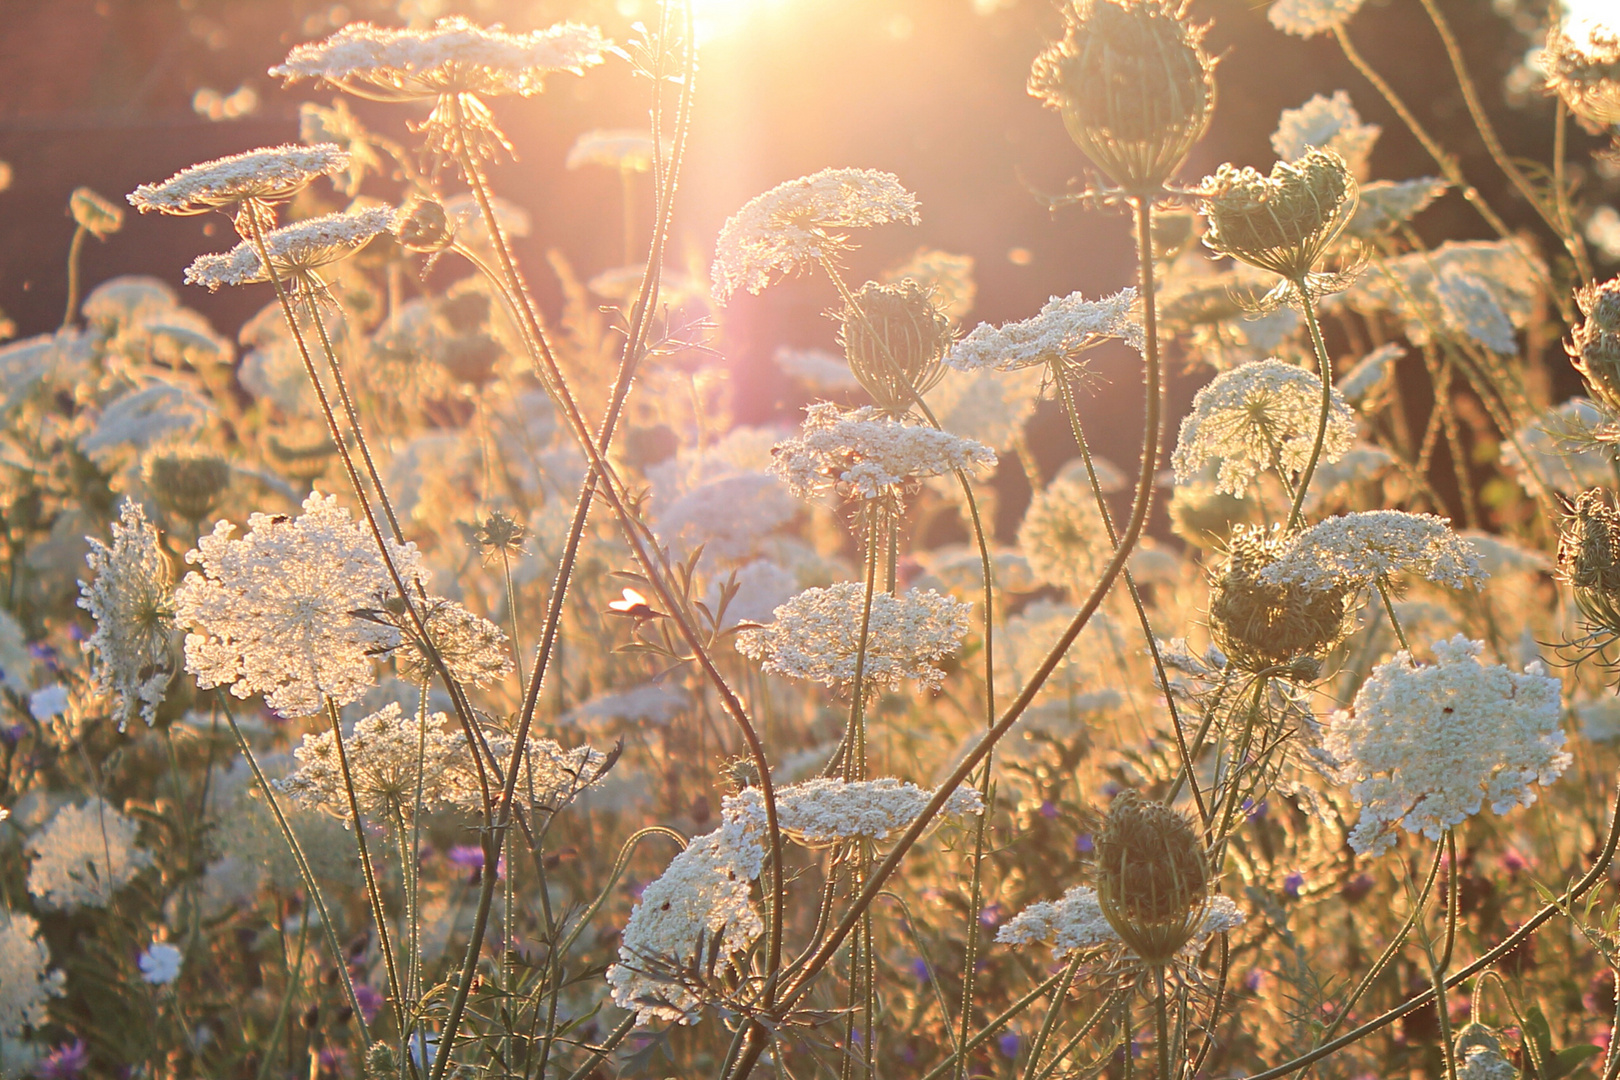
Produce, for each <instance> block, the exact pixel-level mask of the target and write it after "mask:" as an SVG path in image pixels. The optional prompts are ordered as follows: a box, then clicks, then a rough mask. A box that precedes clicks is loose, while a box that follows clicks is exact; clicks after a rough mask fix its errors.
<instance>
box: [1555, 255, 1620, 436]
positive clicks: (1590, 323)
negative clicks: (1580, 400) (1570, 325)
mask: <svg viewBox="0 0 1620 1080" xmlns="http://www.w3.org/2000/svg"><path fill="white" fill-rule="evenodd" d="M1575 302H1576V303H1577V304H1578V305H1580V309H1581V314H1582V315H1585V316H1586V321H1585V322H1584V323H1582V324H1581V325H1579V326H1577V327H1576V328H1575V329H1574V331H1573V332H1572V333H1571V334H1570V340H1569V341H1568V342H1567V343H1566V344H1565V346H1564V349H1565V351H1567V352H1568V353H1569V357H1570V360H1571V362H1572V363H1574V365H1575V370H1576V371H1579V372H1580V373H1581V375H1582V377H1583V378H1585V379H1586V385H1587V387H1588V388H1589V389H1590V390H1591V391H1592V395H1593V396H1594V397H1596V398H1598V399H1599V400H1600V401H1602V402H1603V403H1604V404H1606V405H1608V406H1609V407H1610V408H1616V409H1620V278H1611V279H1609V280H1608V281H1605V282H1604V283H1603V284H1601V285H1588V286H1586V287H1585V288H1582V289H1577V290H1576V291H1575Z"/></svg>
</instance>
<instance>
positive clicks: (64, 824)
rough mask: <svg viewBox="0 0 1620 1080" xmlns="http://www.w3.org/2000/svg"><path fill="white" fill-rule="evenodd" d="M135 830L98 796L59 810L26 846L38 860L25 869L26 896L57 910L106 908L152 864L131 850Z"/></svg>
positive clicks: (144, 855)
mask: <svg viewBox="0 0 1620 1080" xmlns="http://www.w3.org/2000/svg"><path fill="white" fill-rule="evenodd" d="M136 832H137V827H136V825H135V823H134V822H133V821H131V820H129V818H127V817H125V816H124V815H123V814H120V813H119V812H118V811H117V810H114V809H113V808H112V807H110V806H108V805H107V804H106V803H104V802H102V801H101V800H100V799H99V798H94V799H91V800H90V801H89V802H87V803H85V804H84V805H83V806H74V805H71V804H69V805H67V806H64V807H62V809H60V810H58V811H57V812H56V816H55V817H53V818H51V820H50V824H48V825H46V826H45V828H44V829H42V830H41V831H40V833H39V835H37V836H35V837H34V838H33V839H31V840H30V841H29V843H28V847H29V849H30V850H31V851H33V852H35V854H36V856H37V857H36V858H35V859H34V865H33V866H32V867H30V868H29V871H28V891H29V893H31V894H32V895H33V896H34V897H35V898H36V899H37V900H38V901H39V902H40V903H41V904H44V905H45V906H46V907H50V908H55V909H57V910H58V911H67V910H71V909H73V908H77V907H106V906H107V902H108V901H109V900H111V899H112V894H113V893H115V892H117V891H118V890H119V889H122V888H123V887H124V886H125V885H128V884H129V883H130V881H131V879H133V878H134V877H135V875H136V874H138V873H140V872H141V871H142V870H144V869H145V868H146V867H148V866H151V865H152V856H151V855H150V854H148V853H147V852H146V851H144V850H142V849H141V848H138V847H136V846H135V834H136Z"/></svg>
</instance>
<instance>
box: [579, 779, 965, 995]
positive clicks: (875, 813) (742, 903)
mask: <svg viewBox="0 0 1620 1080" xmlns="http://www.w3.org/2000/svg"><path fill="white" fill-rule="evenodd" d="M933 797H934V792H932V791H928V790H925V789H923V788H919V787H917V786H916V785H914V784H907V783H902V782H901V781H899V780H896V779H894V778H892V777H885V778H883V779H879V780H867V781H858V782H855V783H846V782H844V781H842V780H810V781H806V782H804V783H800V784H789V785H786V786H784V787H780V788H778V789H777V790H776V801H777V817H778V819H779V821H780V823H781V826H782V831H783V833H784V834H785V835H786V836H787V837H788V838H789V839H796V840H798V841H800V842H801V843H807V844H827V843H834V842H836V841H838V840H846V839H854V838H856V837H865V838H868V839H874V840H877V839H882V838H884V837H887V836H890V835H892V834H894V833H895V832H898V831H899V830H901V829H904V828H906V827H907V826H909V825H910V824H911V823H912V822H914V821H915V820H916V819H917V815H918V814H919V813H921V812H922V809H923V807H924V806H926V805H927V803H928V801H929V800H930V799H932V798H933ZM944 809H945V812H946V813H949V814H981V813H983V812H984V806H983V804H982V802H981V801H980V799H979V793H978V792H977V791H976V790H974V789H972V788H967V789H958V790H956V791H954V792H952V793H951V795H950V798H949V800H948V801H947V802H946V804H945V808H944ZM766 821H767V817H766V812H765V798H764V795H763V794H762V793H761V792H760V791H759V790H758V789H757V788H746V789H744V790H743V791H741V792H739V793H738V794H736V795H731V796H727V797H726V799H725V801H724V803H723V807H722V810H721V825H720V828H718V829H716V830H715V831H714V832H711V833H707V834H705V835H703V836H699V837H697V838H695V839H694V840H692V842H691V843H689V844H688V845H687V847H686V850H685V851H683V852H681V853H680V854H679V855H677V856H675V858H674V859H672V860H671V861H670V864H669V866H668V867H667V868H666V869H665V870H664V872H663V874H662V875H660V876H659V877H658V879H657V880H656V881H654V882H653V883H652V884H650V885H648V886H647V888H646V890H645V891H643V892H642V894H641V900H640V902H639V903H637V904H636V906H635V908H634V909H633V910H632V911H631V912H630V921H629V922H628V923H626V924H625V927H624V934H623V936H622V938H621V939H620V940H621V943H620V946H619V962H618V963H616V964H614V965H613V966H612V967H610V968H608V972H607V980H608V984H609V985H610V986H611V987H612V988H613V1002H614V1004H616V1005H618V1006H619V1007H620V1008H621V1009H630V1010H633V1011H634V1012H635V1014H636V1023H637V1024H646V1023H650V1022H652V1021H654V1020H667V1021H674V1022H676V1023H681V1024H691V1023H695V1022H696V1021H697V1018H698V1013H699V1012H700V1011H701V1009H702V1007H703V1005H704V1001H703V999H702V998H701V997H699V996H698V994H697V993H695V992H694V991H693V989H692V988H690V987H688V986H687V985H685V984H683V983H682V982H680V981H678V979H677V978H676V975H677V973H678V972H680V971H684V970H686V969H689V968H691V967H692V966H693V965H694V962H695V961H698V960H700V959H701V960H702V961H703V962H704V963H705V964H708V962H709V960H710V959H711V958H712V959H713V960H714V962H715V964H714V966H720V965H724V964H725V963H727V962H729V961H730V960H731V959H732V958H733V957H735V956H737V955H739V954H741V953H744V952H746V951H747V950H748V948H749V946H751V945H752V944H753V943H754V941H755V940H756V939H757V938H758V937H759V936H760V935H761V934H762V933H764V932H765V924H764V921H763V920H762V919H761V918H760V914H759V910H758V909H757V908H756V907H755V906H754V902H753V899H752V896H751V892H750V887H749V882H751V881H752V880H753V879H755V878H757V877H759V875H760V871H761V870H763V869H764V866H765V859H766V856H767V855H768V853H769V852H768V847H767V845H768V839H767V825H766Z"/></svg>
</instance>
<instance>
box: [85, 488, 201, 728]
mask: <svg viewBox="0 0 1620 1080" xmlns="http://www.w3.org/2000/svg"><path fill="white" fill-rule="evenodd" d="M112 533H113V542H112V546H111V547H108V546H107V545H105V544H103V543H102V542H101V541H99V540H97V539H95V538H93V537H91V538H88V539H89V544H90V554H89V555H87V556H86V557H85V562H86V563H88V564H89V566H90V570H91V572H92V573H93V574H94V575H95V580H93V581H91V582H88V583H86V582H83V581H81V582H79V606H80V607H82V608H84V609H85V610H86V611H88V612H90V614H91V615H92V616H93V617H94V618H95V620H96V632H95V633H94V634H91V635H90V637H89V638H87V639H86V640H85V641H84V643H83V646H82V648H83V649H84V651H85V652H87V653H89V654H90V655H91V657H92V658H93V672H94V677H95V680H96V689H97V690H98V691H100V692H102V693H111V694H112V695H113V712H114V715H116V716H117V717H118V728H119V730H120V731H122V730H123V728H124V725H126V724H128V723H129V719H130V717H131V716H134V715H135V714H136V713H139V714H140V717H141V719H142V720H145V721H146V722H147V724H151V723H152V721H153V720H154V719H155V718H156V716H157V709H158V706H159V705H161V704H162V703H163V698H164V695H165V694H166V693H167V692H168V688H169V683H170V681H171V680H173V678H174V673H175V670H176V668H177V666H178V665H177V663H176V661H177V660H178V656H177V655H176V650H175V647H174V640H173V639H174V634H175V630H176V624H175V617H174V616H175V609H174V598H173V595H172V590H173V587H174V571H173V570H172V569H171V568H170V566H169V557H168V556H167V555H165V554H164V553H163V548H162V547H161V546H160V545H159V543H158V532H157V530H156V529H155V528H153V527H152V526H151V525H149V524H147V521H146V512H145V511H144V510H142V509H141V505H140V504H139V503H137V502H135V501H134V500H133V499H126V500H124V504H123V506H122V507H120V508H119V511H118V520H117V521H116V522H114V523H113V527H112Z"/></svg>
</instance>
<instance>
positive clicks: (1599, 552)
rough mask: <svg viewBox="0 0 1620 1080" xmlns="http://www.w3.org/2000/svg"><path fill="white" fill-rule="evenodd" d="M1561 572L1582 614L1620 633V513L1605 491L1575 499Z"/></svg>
mask: <svg viewBox="0 0 1620 1080" xmlns="http://www.w3.org/2000/svg"><path fill="white" fill-rule="evenodd" d="M1558 572H1559V576H1560V577H1562V578H1563V579H1564V580H1565V581H1567V582H1569V584H1570V587H1571V588H1572V589H1573V590H1574V592H1575V603H1576V604H1577V605H1578V606H1579V607H1580V609H1581V614H1582V615H1584V616H1585V617H1586V619H1587V620H1588V621H1589V622H1590V623H1591V624H1592V625H1593V626H1594V627H1595V628H1597V629H1601V630H1605V631H1607V632H1609V633H1612V634H1620V511H1617V510H1616V509H1615V508H1614V507H1613V506H1611V505H1610V504H1609V496H1608V494H1607V493H1606V492H1605V491H1603V490H1602V489H1601V488H1593V489H1592V490H1591V491H1586V492H1582V493H1581V494H1579V495H1577V496H1575V501H1574V503H1573V504H1572V505H1571V507H1570V513H1569V517H1568V518H1567V519H1566V520H1565V522H1564V529H1563V533H1562V535H1561V536H1560V537H1559V539H1558Z"/></svg>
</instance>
